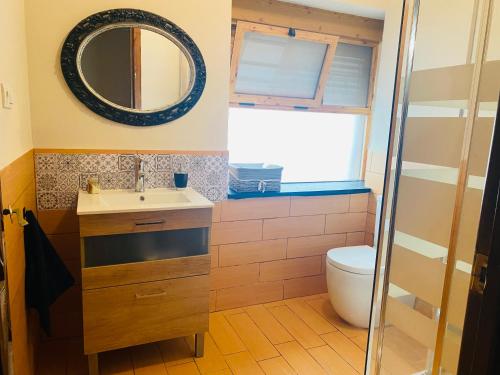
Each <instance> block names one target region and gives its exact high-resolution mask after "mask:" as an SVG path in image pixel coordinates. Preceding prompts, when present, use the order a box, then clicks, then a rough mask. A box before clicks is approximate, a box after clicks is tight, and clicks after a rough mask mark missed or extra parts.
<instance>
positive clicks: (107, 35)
mask: <svg viewBox="0 0 500 375" xmlns="http://www.w3.org/2000/svg"><path fill="white" fill-rule="evenodd" d="M61 66H62V70H63V74H64V77H65V79H66V82H67V83H68V85H69V87H70V89H71V90H72V92H73V93H74V94H75V95H76V96H77V97H78V99H80V100H81V101H82V102H83V103H84V104H85V105H87V107H89V108H90V109H92V110H93V111H94V112H96V113H98V114H100V115H102V116H104V117H106V118H109V119H111V120H113V121H117V122H121V123H125V124H130V125H158V124H163V123H166V122H169V121H173V120H175V119H177V118H179V117H181V116H182V115H184V114H185V113H187V112H188V111H189V110H190V109H191V108H192V107H193V106H194V105H195V104H196V102H197V101H198V99H199V98H200V96H201V93H202V92H203V89H204V86H205V81H206V72H205V64H204V62H203V58H202V56H201V53H200V51H199V49H198V48H197V46H196V44H195V43H194V42H193V41H192V39H191V38H190V37H189V36H188V35H187V34H186V33H185V32H184V31H182V30H181V29H180V28H179V27H178V26H176V25H174V24H173V23H171V22H169V21H168V20H166V19H164V18H162V17H160V16H157V15H154V14H152V13H148V12H145V11H140V10H135V9H114V10H109V11H106V12H101V13H97V14H94V15H92V16H90V17H88V18H87V19H85V20H83V21H81V22H80V23H79V24H78V25H77V26H76V27H75V28H74V29H73V30H72V31H71V33H70V34H69V36H68V38H67V39H66V42H65V44H64V46H63V50H62V53H61Z"/></svg>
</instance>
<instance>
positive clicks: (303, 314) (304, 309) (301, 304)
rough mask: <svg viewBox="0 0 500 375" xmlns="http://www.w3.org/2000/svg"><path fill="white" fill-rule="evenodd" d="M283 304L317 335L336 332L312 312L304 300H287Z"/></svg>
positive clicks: (315, 312) (319, 315)
mask: <svg viewBox="0 0 500 375" xmlns="http://www.w3.org/2000/svg"><path fill="white" fill-rule="evenodd" d="M285 303H286V305H287V306H288V307H289V308H290V310H292V311H293V312H294V313H295V314H296V315H298V316H299V317H300V318H301V319H302V320H303V321H304V322H305V323H306V324H307V325H308V326H309V327H310V328H311V329H312V330H313V331H314V332H316V333H317V334H318V335H322V334H325V333H330V332H335V331H337V328H335V327H334V326H333V325H332V324H330V323H329V322H328V321H327V320H326V319H325V318H324V317H323V316H322V315H321V314H319V313H318V312H317V311H316V310H314V309H313V308H312V307H311V305H309V304H308V303H307V302H306V300H303V299H300V298H297V299H290V300H287V301H285Z"/></svg>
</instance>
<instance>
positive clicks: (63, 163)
mask: <svg viewBox="0 0 500 375" xmlns="http://www.w3.org/2000/svg"><path fill="white" fill-rule="evenodd" d="M78 157H79V155H76V154H59V157H58V163H57V164H58V170H59V171H61V172H78V166H79V163H78Z"/></svg>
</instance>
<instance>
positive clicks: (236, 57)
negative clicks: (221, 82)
mask: <svg viewBox="0 0 500 375" xmlns="http://www.w3.org/2000/svg"><path fill="white" fill-rule="evenodd" d="M289 30H290V29H289V28H286V27H280V26H272V25H264V24H260V23H253V22H247V21H236V31H235V33H234V38H233V49H232V55H231V73H230V83H229V85H230V91H229V92H230V94H229V95H230V99H229V101H230V106H231V107H248V106H249V105H251V106H252V107H254V108H263V109H280V110H308V111H311V112H330V113H347V114H357V115H370V114H371V107H372V101H373V94H374V88H375V77H376V72H377V63H378V43H375V42H369V41H366V40H361V39H352V38H344V37H339V36H335V35H329V34H322V33H316V32H311V31H303V30H296V29H294V31H295V37H294V38H295V39H298V40H307V41H311V42H320V43H324V44H327V45H328V47H327V51H326V53H325V58H324V61H323V66H322V68H321V72H320V76H319V80H318V85H317V88H316V93H315V97H314V98H313V99H303V98H292V97H282V96H269V95H258V94H241V93H237V92H236V91H235V88H236V80H237V77H238V69H239V63H240V58H241V51H242V47H243V41H244V37H245V33H247V32H256V33H260V34H265V35H274V36H284V37H287V36H289V34H288V33H289ZM338 43H346V44H353V45H360V46H366V47H371V48H372V64H371V71H370V82H369V86H368V100H367V106H366V107H350V106H336V105H325V104H323V96H324V93H325V89H326V84H327V81H328V77H329V74H330V69H331V65H332V62H333V59H334V57H335V51H336V49H337V45H338Z"/></svg>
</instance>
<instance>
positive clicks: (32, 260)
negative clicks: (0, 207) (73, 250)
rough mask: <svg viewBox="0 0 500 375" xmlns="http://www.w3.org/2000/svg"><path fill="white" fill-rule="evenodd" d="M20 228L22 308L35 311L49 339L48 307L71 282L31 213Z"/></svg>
mask: <svg viewBox="0 0 500 375" xmlns="http://www.w3.org/2000/svg"><path fill="white" fill-rule="evenodd" d="M26 220H27V221H28V223H29V224H28V225H27V226H25V227H24V252H25V256H26V306H27V307H29V308H34V309H36V310H37V311H38V315H39V318H40V324H41V326H42V328H43V329H44V331H45V332H46V333H47V335H49V336H50V311H49V307H50V305H52V304H53V303H54V302H55V300H56V299H57V298H58V297H59V296H60V295H61V294H63V293H64V292H65V291H66V290H67V289H69V288H70V287H71V286H72V285H74V283H75V280H74V279H73V276H71V273H70V272H69V271H68V269H67V268H66V266H65V265H64V263H63V262H62V260H61V258H59V255H57V252H56V251H55V249H54V247H53V246H52V244H51V243H50V241H49V239H48V238H47V236H46V235H45V233H44V232H43V230H42V228H41V227H40V225H39V224H38V221H37V220H36V217H35V215H34V214H33V212H31V211H27V212H26Z"/></svg>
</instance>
